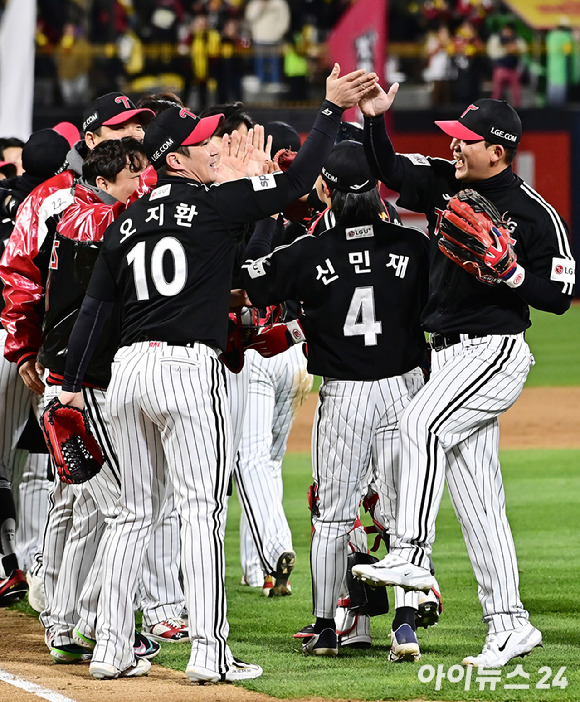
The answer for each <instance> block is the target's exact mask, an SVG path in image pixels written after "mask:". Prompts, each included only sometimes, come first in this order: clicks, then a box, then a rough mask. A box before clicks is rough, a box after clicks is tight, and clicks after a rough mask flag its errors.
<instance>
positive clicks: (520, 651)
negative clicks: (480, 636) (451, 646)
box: [461, 624, 542, 668]
mask: <svg viewBox="0 0 580 702" xmlns="http://www.w3.org/2000/svg"><path fill="white" fill-rule="evenodd" d="M541 645H542V632H541V631H539V630H538V629H536V628H535V627H533V626H532V625H531V624H524V626H520V627H518V628H517V629H508V630H507V631H502V632H500V633H499V634H488V635H487V638H486V639H485V644H484V646H483V650H482V652H481V653H480V654H479V655H478V656H467V658H464V659H463V660H462V661H461V662H462V664H463V665H472V666H473V667H474V668H501V667H502V666H504V665H505V664H506V663H507V662H508V661H510V660H511V659H512V658H516V656H521V657H522V658H523V657H524V656H526V655H527V654H528V653H531V652H532V651H533V650H534V648H536V646H541Z"/></svg>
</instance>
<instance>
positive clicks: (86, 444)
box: [42, 397, 104, 484]
mask: <svg viewBox="0 0 580 702" xmlns="http://www.w3.org/2000/svg"><path fill="white" fill-rule="evenodd" d="M42 431H43V433H44V439H45V441H46V445H47V447H48V451H49V453H50V455H51V457H52V460H53V462H54V466H55V468H56V470H57V472H58V475H59V478H60V479H61V481H62V482H63V483H75V484H76V483H84V482H86V481H87V480H90V479H91V478H92V477H93V476H95V475H96V474H97V473H98V472H99V471H100V470H101V467H102V465H103V463H104V458H103V453H102V451H101V448H100V446H99V444H98V443H97V440H96V439H95V436H94V434H93V432H92V431H91V427H90V423H89V418H88V416H87V413H86V412H85V411H83V410H80V409H78V408H77V407H72V406H70V405H63V404H62V403H61V402H60V400H59V399H58V397H55V398H54V399H53V400H51V401H50V402H49V403H48V405H47V407H46V409H45V410H44V413H43V415H42Z"/></svg>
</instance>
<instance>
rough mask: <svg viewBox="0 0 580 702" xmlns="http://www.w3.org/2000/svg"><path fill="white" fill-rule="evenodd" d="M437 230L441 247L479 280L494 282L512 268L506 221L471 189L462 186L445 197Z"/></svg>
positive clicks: (513, 258)
mask: <svg viewBox="0 0 580 702" xmlns="http://www.w3.org/2000/svg"><path fill="white" fill-rule="evenodd" d="M440 231H441V238H440V239H439V242H438V244H439V248H440V249H441V251H442V252H443V253H444V254H445V255H446V256H447V257H448V258H450V259H451V260H452V261H454V262H455V263H457V264H458V265H459V266H461V267H462V268H463V269H464V270H465V271H467V272H468V273H470V274H471V275H474V276H476V277H477V278H478V279H479V280H481V281H482V282H484V283H488V284H489V285H497V284H498V283H500V282H501V281H502V280H507V279H508V278H510V277H511V275H512V274H513V273H514V272H515V270H516V268H517V258H516V254H515V251H514V250H513V247H512V245H513V243H514V241H513V239H512V238H511V237H510V233H509V231H508V229H507V223H506V222H505V221H504V219H503V218H502V216H501V215H500V213H499V212H498V210H497V208H496V207H495V205H493V204H492V203H491V202H490V201H489V200H487V199H486V198H485V197H483V195H480V194H479V193H478V192H476V191H475V190H462V191H461V192H459V193H457V195H455V197H453V198H451V200H449V204H448V205H447V209H446V210H445V212H444V213H443V216H442V219H441V225H440Z"/></svg>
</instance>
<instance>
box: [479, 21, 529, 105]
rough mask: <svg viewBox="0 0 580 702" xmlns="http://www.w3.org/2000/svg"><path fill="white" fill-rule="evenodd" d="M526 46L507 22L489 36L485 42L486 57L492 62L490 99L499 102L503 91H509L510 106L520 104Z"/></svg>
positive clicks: (512, 26)
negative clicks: (507, 89)
mask: <svg viewBox="0 0 580 702" xmlns="http://www.w3.org/2000/svg"><path fill="white" fill-rule="evenodd" d="M527 51H528V45H527V44H526V42H525V41H524V39H522V37H519V36H517V34H516V28H515V25H514V24H513V22H507V23H506V24H504V25H503V27H501V29H500V30H499V31H498V32H495V33H494V34H492V35H491V36H490V38H489V39H488V42H487V55H488V56H489V58H490V59H491V61H492V66H493V71H492V79H491V83H492V89H491V97H492V98H493V99H494V100H501V98H502V97H505V95H504V91H505V89H506V88H509V89H510V95H511V104H512V105H513V106H514V107H520V106H521V104H522V72H523V59H524V56H525V54H526V53H527Z"/></svg>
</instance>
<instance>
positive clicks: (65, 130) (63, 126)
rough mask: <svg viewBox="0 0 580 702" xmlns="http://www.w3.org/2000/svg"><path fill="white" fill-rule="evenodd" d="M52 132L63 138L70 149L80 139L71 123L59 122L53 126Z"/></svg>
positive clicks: (78, 133)
mask: <svg viewBox="0 0 580 702" xmlns="http://www.w3.org/2000/svg"><path fill="white" fill-rule="evenodd" d="M53 130H54V131H55V132H56V133H57V134H60V135H61V136H62V137H64V138H65V139H66V140H67V141H68V143H69V146H70V147H71V148H72V147H73V146H74V145H75V144H76V143H77V141H78V140H79V139H80V138H81V134H80V132H79V130H78V129H77V128H76V127H75V125H74V124H73V123H72V122H59V123H58V124H55V125H54V127H53Z"/></svg>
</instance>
